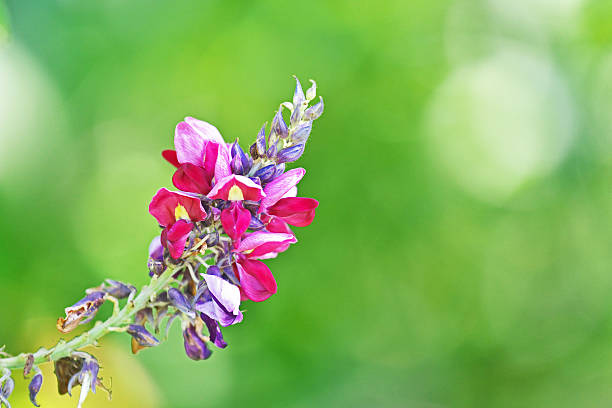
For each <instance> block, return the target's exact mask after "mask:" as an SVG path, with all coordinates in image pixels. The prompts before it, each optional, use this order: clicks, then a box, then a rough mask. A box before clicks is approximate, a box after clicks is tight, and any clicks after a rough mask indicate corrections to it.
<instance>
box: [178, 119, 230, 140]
mask: <svg viewBox="0 0 612 408" xmlns="http://www.w3.org/2000/svg"><path fill="white" fill-rule="evenodd" d="M185 122H187V123H188V124H189V125H190V126H191V127H192V128H193V129H194V130H195V131H196V132H198V133H199V134H200V135H201V136H202V138H203V139H204V140H210V141H212V142H215V143H225V140H223V136H221V133H219V130H218V129H217V128H216V127H214V126H213V125H211V124H210V123H208V122H204V121H203V120H199V119H196V118H192V117H191V116H187V117H186V118H185Z"/></svg>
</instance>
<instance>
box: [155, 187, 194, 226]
mask: <svg viewBox="0 0 612 408" xmlns="http://www.w3.org/2000/svg"><path fill="white" fill-rule="evenodd" d="M179 205H182V206H183V207H185V210H187V213H188V214H189V218H190V219H191V221H193V222H196V221H202V220H203V219H204V218H205V217H206V212H204V208H202V203H201V202H200V200H199V199H198V198H195V197H191V196H188V195H186V194H181V193H177V192H175V191H169V190H167V189H165V188H160V189H159V190H158V191H157V193H155V195H154V196H153V199H152V200H151V203H150V204H149V213H150V214H151V215H152V216H153V217H155V219H156V220H157V222H159V224H160V225H162V226H164V227H169V226H170V225H172V224H173V223H174V222H175V221H176V218H175V210H176V208H177V206H179Z"/></svg>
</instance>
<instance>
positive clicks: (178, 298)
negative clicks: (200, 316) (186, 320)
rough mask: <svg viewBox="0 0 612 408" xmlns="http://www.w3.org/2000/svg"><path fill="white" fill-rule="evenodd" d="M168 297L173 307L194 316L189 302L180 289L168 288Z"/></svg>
mask: <svg viewBox="0 0 612 408" xmlns="http://www.w3.org/2000/svg"><path fill="white" fill-rule="evenodd" d="M168 298H170V301H171V302H172V305H173V306H174V307H175V308H177V309H178V310H180V311H181V312H183V313H185V314H186V315H188V316H191V317H194V316H195V314H194V312H193V310H191V305H190V304H189V302H187V299H186V298H185V295H183V294H182V293H181V291H180V290H178V289H176V288H170V289H168Z"/></svg>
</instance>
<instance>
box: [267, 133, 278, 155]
mask: <svg viewBox="0 0 612 408" xmlns="http://www.w3.org/2000/svg"><path fill="white" fill-rule="evenodd" d="M274 134H275V133H272V135H274ZM277 150H278V148H277V147H276V143H274V144H272V145H270V147H269V148H268V151H266V156H268V158H270V159H273V158H274V157H276V151H277Z"/></svg>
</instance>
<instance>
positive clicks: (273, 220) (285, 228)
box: [262, 215, 293, 235]
mask: <svg viewBox="0 0 612 408" xmlns="http://www.w3.org/2000/svg"><path fill="white" fill-rule="evenodd" d="M262 220H264V222H265V223H266V229H267V230H268V231H270V232H282V233H284V234H291V235H293V231H291V228H289V225H288V224H287V223H286V222H285V221H283V220H281V219H280V218H278V217H273V216H267V217H266V218H265V219H264V217H263V215H262Z"/></svg>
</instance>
